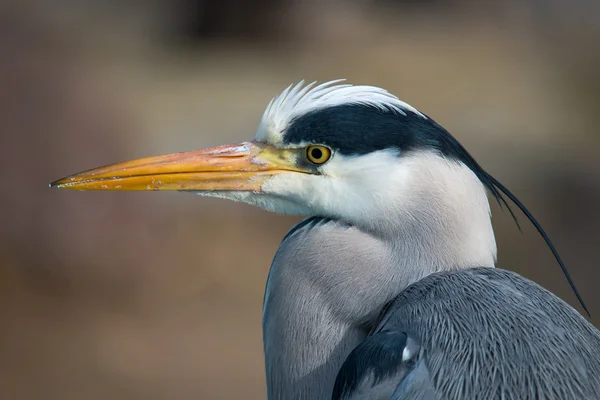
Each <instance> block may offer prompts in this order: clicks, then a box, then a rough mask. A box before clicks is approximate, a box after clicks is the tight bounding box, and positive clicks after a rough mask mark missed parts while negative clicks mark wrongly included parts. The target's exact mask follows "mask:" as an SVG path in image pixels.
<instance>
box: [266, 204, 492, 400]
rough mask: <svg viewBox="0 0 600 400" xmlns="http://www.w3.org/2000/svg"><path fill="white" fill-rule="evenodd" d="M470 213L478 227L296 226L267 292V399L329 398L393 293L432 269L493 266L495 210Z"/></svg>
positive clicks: (321, 222)
mask: <svg viewBox="0 0 600 400" xmlns="http://www.w3.org/2000/svg"><path fill="white" fill-rule="evenodd" d="M471 214H472V215H474V216H472V218H471V220H470V222H469V223H468V224H466V226H472V229H473V230H475V232H467V231H463V230H460V231H457V230H454V231H451V232H447V233H442V232H437V233H434V232H432V229H433V227H424V226H423V221H421V224H419V223H418V222H415V223H414V224H410V223H409V224H405V225H404V226H403V227H402V229H399V228H397V229H395V231H394V234H393V235H380V234H374V233H372V232H367V231H365V230H363V229H359V228H357V227H355V226H351V225H349V224H346V223H344V222H342V221H336V220H329V219H323V218H309V219H307V220H305V221H303V222H302V223H300V224H299V225H298V226H296V227H295V228H294V229H292V231H290V233H289V234H288V235H287V236H286V238H285V239H284V240H283V242H282V244H281V246H280V248H279V250H278V252H277V254H276V256H275V259H274V261H273V264H272V266H271V270H270V273H269V278H268V281H267V288H266V292H265V303H264V308H263V340H264V350H265V361H266V374H267V398H268V399H281V398H283V399H291V400H294V399H315V400H321V399H330V398H331V393H332V390H333V385H334V382H335V378H336V376H337V372H338V370H339V368H340V367H341V365H342V363H343V362H344V360H345V358H346V357H347V355H348V354H349V353H350V351H351V350H352V349H353V348H354V347H355V346H356V345H357V344H359V343H360V342H361V341H362V340H364V338H365V337H366V336H367V334H368V332H369V330H370V328H371V327H372V326H373V324H374V323H375V321H376V319H377V317H378V315H379V312H380V310H381V309H382V307H383V306H384V305H385V304H386V303H387V302H388V301H389V300H391V299H392V298H394V297H395V296H396V295H397V294H398V293H400V292H401V291H402V290H403V289H404V288H406V287H407V286H408V285H410V284H412V283H414V282H416V281H418V280H419V279H421V278H423V277H424V276H426V275H429V274H431V273H434V272H438V271H442V270H448V269H460V268H469V267H475V266H493V262H494V257H495V244H494V245H493V246H492V247H493V249H491V248H489V243H490V241H491V242H492V243H494V241H493V232H492V231H491V225H490V229H489V230H483V232H484V236H485V232H488V231H489V232H490V234H491V235H492V237H491V238H489V237H483V238H482V237H481V236H482V234H481V232H482V231H481V229H480V228H481V227H480V225H481V224H483V225H485V224H488V225H489V224H490V222H489V213H486V214H485V217H484V218H485V219H487V222H486V221H479V222H478V221H475V220H476V219H477V218H476V217H477V216H478V215H480V216H481V215H484V214H481V213H480V214H477V213H473V212H471ZM446 217H447V216H446ZM464 217H465V216H460V218H464ZM463 225H465V224H464V223H463ZM438 228H440V229H442V228H443V227H438ZM476 232H478V234H473V233H476ZM477 246H479V247H483V248H482V249H473V247H477Z"/></svg>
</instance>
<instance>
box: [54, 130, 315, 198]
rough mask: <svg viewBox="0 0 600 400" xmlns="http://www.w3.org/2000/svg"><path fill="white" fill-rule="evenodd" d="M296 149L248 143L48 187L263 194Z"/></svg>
mask: <svg viewBox="0 0 600 400" xmlns="http://www.w3.org/2000/svg"><path fill="white" fill-rule="evenodd" d="M297 155H298V151H297V150H294V149H278V148H275V147H273V146H271V145H267V144H263V143H255V142H245V143H240V144H235V145H225V146H219V147H214V148H211V149H205V150H197V151H190V152H185V153H175V154H168V155H163V156H157V157H148V158H141V159H138V160H133V161H125V162H122V163H118V164H112V165H108V166H105V167H100V168H95V169H91V170H89V171H85V172H80V173H78V174H75V175H71V176H68V177H66V178H62V179H59V180H57V181H55V182H52V183H51V184H50V186H56V187H58V188H65V189H76V190H189V191H231V190H234V191H253V192H260V191H261V187H262V184H263V183H264V182H265V181H266V180H267V179H269V178H270V177H272V176H274V175H277V174H281V173H285V172H301V173H311V172H310V171H308V170H304V169H300V168H299V167H296V160H297Z"/></svg>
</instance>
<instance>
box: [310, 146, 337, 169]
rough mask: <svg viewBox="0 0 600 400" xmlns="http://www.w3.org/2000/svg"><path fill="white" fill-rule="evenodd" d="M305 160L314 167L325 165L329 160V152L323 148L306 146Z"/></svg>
mask: <svg viewBox="0 0 600 400" xmlns="http://www.w3.org/2000/svg"><path fill="white" fill-rule="evenodd" d="M306 158H308V161H310V162H311V163H313V164H316V165H321V164H325V163H326V162H327V161H328V160H329V159H330V158H331V150H329V148H327V147H325V146H319V145H313V146H308V147H307V148H306Z"/></svg>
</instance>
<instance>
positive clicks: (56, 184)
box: [48, 178, 67, 189]
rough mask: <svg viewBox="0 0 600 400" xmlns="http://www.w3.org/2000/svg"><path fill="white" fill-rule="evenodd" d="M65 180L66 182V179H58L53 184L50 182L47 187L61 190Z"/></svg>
mask: <svg viewBox="0 0 600 400" xmlns="http://www.w3.org/2000/svg"><path fill="white" fill-rule="evenodd" d="M66 180H67V178H62V179H58V180H56V181H54V182H50V183H49V184H48V187H49V188H53V187H55V188H58V189H61V188H63V187H65V183H66Z"/></svg>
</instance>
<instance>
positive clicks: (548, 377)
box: [364, 268, 600, 400]
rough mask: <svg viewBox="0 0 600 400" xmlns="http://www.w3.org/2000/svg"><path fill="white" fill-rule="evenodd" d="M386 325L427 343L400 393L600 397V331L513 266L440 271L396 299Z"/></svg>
mask: <svg viewBox="0 0 600 400" xmlns="http://www.w3.org/2000/svg"><path fill="white" fill-rule="evenodd" d="M386 331H394V332H409V333H408V334H403V335H407V338H410V339H413V340H415V342H418V343H419V345H420V355H419V358H418V360H417V361H416V364H415V365H414V366H413V367H412V369H410V371H409V372H408V373H405V374H404V375H403V376H397V378H398V380H397V383H398V386H397V388H396V390H395V393H394V394H393V397H391V398H392V399H404V398H409V399H413V398H419V397H418V396H422V397H421V398H423V399H430V398H434V399H435V398H436V397H435V396H439V398H441V399H456V400H461V399H504V400H513V399H514V400H517V399H518V400H527V399H536V400H537V399H573V400H574V399H585V400H589V399H600V332H599V331H598V330H597V329H596V328H595V327H594V326H593V325H592V324H590V323H589V322H588V321H587V320H585V318H583V317H582V316H581V315H580V314H579V313H578V312H577V311H575V310H574V309H573V308H572V307H571V306H569V305H568V304H567V303H565V302H564V301H562V300H561V299H559V298H558V297H556V296H555V295H553V294H552V293H550V292H549V291H547V290H546V289H544V288H542V287H541V286H539V285H537V284H536V283H534V282H532V281H530V280H528V279H525V278H523V277H521V276H519V275H518V274H515V273H513V272H509V271H505V270H500V269H492V268H473V269H470V270H461V271H454V272H443V273H437V274H433V275H430V276H428V277H426V278H424V279H422V280H420V281H419V282H416V283H415V284H413V285H411V286H409V287H408V288H407V289H405V290H404V291H403V292H402V293H401V294H400V295H399V296H398V297H397V298H396V299H395V300H394V301H393V303H392V304H391V305H390V306H389V307H388V308H387V313H386V315H385V317H384V318H383V319H382V320H381V322H380V324H379V327H378V328H377V329H376V330H375V333H374V334H373V337H375V336H377V335H380V334H381V333H383V332H386ZM367 340H368V339H367ZM370 362H371V364H374V363H375V364H376V363H377V360H376V359H375V357H373V356H372V357H371V358H370ZM371 368H376V367H371ZM427 396H429V397H427ZM432 396H433V397H432ZM364 398H371V397H364ZM373 398H375V397H373Z"/></svg>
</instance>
